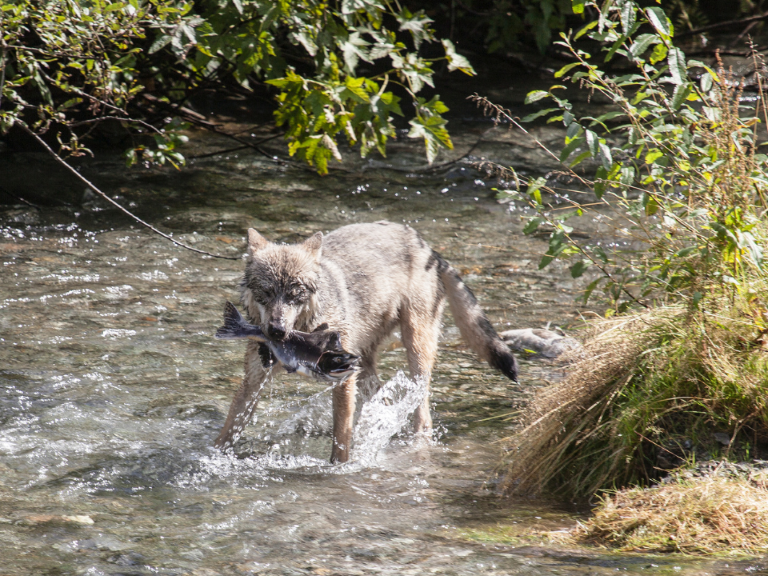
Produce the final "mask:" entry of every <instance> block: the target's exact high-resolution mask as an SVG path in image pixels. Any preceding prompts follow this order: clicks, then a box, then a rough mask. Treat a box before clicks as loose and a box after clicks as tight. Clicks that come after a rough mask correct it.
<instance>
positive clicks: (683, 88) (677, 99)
mask: <svg viewBox="0 0 768 576" xmlns="http://www.w3.org/2000/svg"><path fill="white" fill-rule="evenodd" d="M692 89H693V86H692V85H691V83H690V82H686V83H685V84H679V85H677V86H675V91H674V93H673V94H672V103H671V104H670V105H671V106H672V110H679V109H680V107H681V106H682V105H683V102H685V99H686V98H688V95H689V94H690V93H691V91H692Z"/></svg>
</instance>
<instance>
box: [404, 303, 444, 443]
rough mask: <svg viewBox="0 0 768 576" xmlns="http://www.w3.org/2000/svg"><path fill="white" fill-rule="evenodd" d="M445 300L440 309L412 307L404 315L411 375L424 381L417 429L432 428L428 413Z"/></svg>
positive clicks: (406, 347)
mask: <svg viewBox="0 0 768 576" xmlns="http://www.w3.org/2000/svg"><path fill="white" fill-rule="evenodd" d="M442 308H443V306H442V303H440V304H438V306H437V310H434V309H433V307H429V309H427V310H420V309H418V308H415V307H409V309H407V310H405V311H404V312H403V314H402V315H401V330H402V336H403V345H404V346H405V352H406V355H407V357H408V369H409V370H410V372H411V378H413V379H414V380H415V381H423V382H424V387H425V390H424V399H423V400H422V402H421V404H420V405H419V407H418V408H417V409H416V412H415V413H414V415H413V430H414V432H426V431H428V430H431V429H432V416H430V414H429V380H430V378H431V376H432V367H433V366H434V364H435V360H436V358H437V339H438V335H439V334H440V317H441V315H442Z"/></svg>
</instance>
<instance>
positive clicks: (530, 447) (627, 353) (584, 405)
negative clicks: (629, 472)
mask: <svg viewBox="0 0 768 576" xmlns="http://www.w3.org/2000/svg"><path fill="white" fill-rule="evenodd" d="M677 313H679V312H678V311H672V310H667V311H666V314H677ZM660 314H661V315H663V313H662V312H660V311H654V312H653V313H646V314H639V315H633V316H621V317H614V318H610V319H602V320H598V321H596V322H595V323H593V325H592V328H591V334H590V335H589V336H588V337H587V339H586V342H585V343H584V346H583V347H582V348H580V349H577V350H575V351H574V352H572V353H570V354H569V356H568V357H566V358H565V361H566V362H568V361H571V362H573V363H572V364H571V365H570V366H568V371H569V374H568V377H567V378H565V379H563V380H562V381H561V382H559V383H557V384H554V385H552V386H549V387H547V388H546V389H543V390H542V391H540V392H539V393H537V395H536V397H535V398H534V400H533V401H532V403H531V404H530V405H529V406H528V407H527V408H526V409H525V411H524V413H523V416H522V418H521V419H520V422H519V426H518V429H517V431H516V432H515V434H514V436H512V437H510V438H506V439H504V440H502V442H503V443H505V444H506V448H507V451H508V458H507V462H506V469H505V475H504V479H503V481H502V489H503V490H504V491H505V492H514V493H531V492H533V493H536V492H539V491H541V490H542V489H543V488H544V487H545V485H546V484H548V483H549V481H550V480H551V479H552V478H557V477H558V476H560V475H561V473H562V472H564V470H562V469H563V467H567V466H568V464H569V463H567V462H564V459H563V458H562V456H563V455H564V454H563V452H564V451H565V450H567V449H568V447H569V446H570V445H571V444H572V443H573V442H574V441H575V440H576V438H578V437H580V436H581V435H582V434H583V433H584V432H587V431H586V428H587V427H588V426H592V425H594V424H595V421H596V420H597V421H600V420H602V418H603V417H604V416H605V414H604V411H603V410H602V407H604V404H605V401H606V400H607V399H608V398H610V397H611V396H612V395H613V394H614V393H615V391H616V390H617V389H618V388H620V387H621V385H622V384H624V383H626V381H627V379H628V377H629V376H631V374H632V367H633V366H634V365H635V364H636V362H637V359H638V357H639V356H640V355H641V353H642V351H643V350H644V349H645V348H646V347H647V345H648V344H649V343H650V342H651V341H652V340H653V334H652V332H651V331H650V330H649V327H650V325H651V324H650V323H651V322H654V321H656V320H657V319H658V317H659V315H660ZM598 410H600V412H597V411H598ZM587 433H588V432H587ZM585 465H586V466H591V464H590V463H585ZM577 473H578V472H577ZM603 475H604V476H605V479H608V478H609V476H610V471H605V473H604V474H603ZM596 483H597V484H598V485H602V484H603V481H602V480H597V481H596Z"/></svg>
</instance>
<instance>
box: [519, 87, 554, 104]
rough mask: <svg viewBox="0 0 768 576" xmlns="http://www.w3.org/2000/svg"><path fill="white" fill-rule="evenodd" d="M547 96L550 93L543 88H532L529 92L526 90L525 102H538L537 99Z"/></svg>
mask: <svg viewBox="0 0 768 576" xmlns="http://www.w3.org/2000/svg"><path fill="white" fill-rule="evenodd" d="M549 96H550V93H549V92H546V91H545V90H533V91H531V92H528V94H527V95H526V97H525V104H531V103H533V102H538V101H539V100H541V99H543V98H547V97H549Z"/></svg>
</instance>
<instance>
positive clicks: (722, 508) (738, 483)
mask: <svg viewBox="0 0 768 576" xmlns="http://www.w3.org/2000/svg"><path fill="white" fill-rule="evenodd" d="M576 536H577V537H578V538H580V539H583V540H587V541H589V542H592V543H597V544H603V545H609V546H611V547H618V548H621V549H622V550H625V551H630V550H635V551H645V552H648V551H653V552H684V553H693V554H702V553H704V554H712V553H731V554H765V553H766V552H768V490H766V489H765V487H762V486H760V485H756V484H755V483H753V482H750V481H749V480H748V479H745V478H738V479H723V478H715V477H705V478H694V479H690V480H678V481H676V482H669V483H664V484H661V485H659V486H656V487H654V488H650V489H640V488H633V489H631V490H624V491H619V492H616V493H614V494H608V495H606V496H605V497H604V498H603V500H602V501H601V503H600V505H599V506H598V507H597V508H596V510H595V511H594V517H593V518H591V519H590V520H589V521H588V522H587V523H586V524H585V525H583V526H580V527H579V528H578V529H577V533H576Z"/></svg>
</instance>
